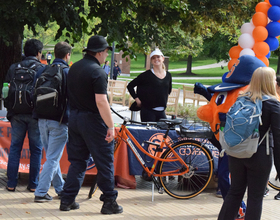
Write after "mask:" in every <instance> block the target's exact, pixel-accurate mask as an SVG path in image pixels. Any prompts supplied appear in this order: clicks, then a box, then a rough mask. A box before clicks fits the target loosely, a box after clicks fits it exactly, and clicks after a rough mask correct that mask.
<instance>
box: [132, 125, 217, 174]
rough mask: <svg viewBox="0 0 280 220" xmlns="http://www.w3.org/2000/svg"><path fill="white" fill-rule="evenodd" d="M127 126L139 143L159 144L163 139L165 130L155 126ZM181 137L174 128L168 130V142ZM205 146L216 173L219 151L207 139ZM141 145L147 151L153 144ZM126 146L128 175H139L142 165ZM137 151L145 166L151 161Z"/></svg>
mask: <svg viewBox="0 0 280 220" xmlns="http://www.w3.org/2000/svg"><path fill="white" fill-rule="evenodd" d="M127 128H128V130H129V131H130V132H131V134H132V135H133V136H134V137H135V138H136V140H137V141H138V142H139V144H141V145H142V143H143V142H144V141H151V142H155V143H159V144H160V142H161V140H162V139H163V135H164V134H165V132H166V131H165V130H160V129H155V128H151V129H147V128H146V126H137V125H129V126H128V127H127ZM182 139H183V138H182V137H180V136H179V135H178V134H177V132H176V131H175V130H170V131H169V134H168V140H169V142H173V143H175V142H178V141H180V140H182ZM194 140H196V141H199V142H202V141H204V139H200V138H195V139H194ZM205 146H206V147H207V148H208V149H209V150H210V151H211V152H212V156H213V159H214V173H216V172H217V168H218V159H219V151H218V149H217V148H216V147H215V146H213V145H212V144H211V142H210V141H208V140H207V142H206V143H205ZM142 147H143V148H144V149H147V148H148V151H152V150H153V149H152V148H153V147H155V146H152V145H150V146H149V147H148V144H145V145H144V146H142ZM127 148H128V149H127V150H128V157H129V172H130V175H141V174H142V171H143V168H142V166H141V165H140V164H139V162H138V160H137V159H136V157H135V156H134V154H133V152H132V151H131V150H130V148H129V146H127ZM137 150H138V149H137ZM138 152H139V154H140V155H141V156H142V158H143V159H144V160H145V162H146V163H147V166H149V165H151V164H152V163H153V160H152V159H151V158H150V157H148V156H145V154H144V153H142V151H140V150H138Z"/></svg>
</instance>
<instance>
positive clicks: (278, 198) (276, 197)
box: [274, 192, 280, 200]
mask: <svg viewBox="0 0 280 220" xmlns="http://www.w3.org/2000/svg"><path fill="white" fill-rule="evenodd" d="M274 199H276V200H280V192H279V193H278V194H277V195H276V196H274Z"/></svg>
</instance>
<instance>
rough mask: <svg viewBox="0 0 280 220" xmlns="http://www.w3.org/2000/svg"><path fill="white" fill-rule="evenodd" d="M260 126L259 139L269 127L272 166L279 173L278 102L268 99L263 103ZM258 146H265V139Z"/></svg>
mask: <svg viewBox="0 0 280 220" xmlns="http://www.w3.org/2000/svg"><path fill="white" fill-rule="evenodd" d="M262 123H263V124H262V125H260V126H259V131H260V139H259V140H261V139H262V138H263V136H264V135H265V133H266V132H267V130H268V128H269V127H270V135H269V145H270V146H273V147H274V149H273V154H274V155H273V156H274V164H275V167H276V170H277V172H278V173H280V102H279V101H277V100H275V99H269V100H267V101H264V102H263V106H262ZM260 146H263V147H264V146H266V138H265V139H264V140H263V142H262V143H261V145H260Z"/></svg>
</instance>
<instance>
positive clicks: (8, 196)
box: [0, 170, 280, 220]
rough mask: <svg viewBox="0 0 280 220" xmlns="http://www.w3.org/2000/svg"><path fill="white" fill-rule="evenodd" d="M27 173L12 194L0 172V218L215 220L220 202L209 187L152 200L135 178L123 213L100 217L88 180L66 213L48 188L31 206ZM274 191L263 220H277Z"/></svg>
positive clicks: (123, 194)
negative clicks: (46, 195) (178, 196)
mask: <svg viewBox="0 0 280 220" xmlns="http://www.w3.org/2000/svg"><path fill="white" fill-rule="evenodd" d="M27 177H28V175H27V174H21V176H20V179H19V184H18V186H17V188H16V191H15V192H8V191H7V190H6V189H5V185H6V182H7V178H6V175H5V172H4V171H3V170H1V172H0V198H1V200H0V219H7V220H10V219H16V220H19V219H28V220H33V219H34V220H35V219H45V220H54V219H61V220H84V219H95V220H101V219H114V220H116V219H124V220H126V219H128V220H130V219H131V220H138V219H139V220H146V219H147V220H148V219H153V220H154V219H158V220H180V219H184V220H216V219H217V216H218V213H219V210H220V208H221V205H222V202H223V200H222V199H221V198H217V197H216V196H215V189H214V188H208V189H206V190H205V191H204V192H202V193H201V194H200V195H198V196H197V197H194V198H192V199H189V200H180V199H175V198H172V197H170V196H169V195H167V194H166V193H164V194H162V195H161V194H158V193H157V191H156V190H155V194H154V201H152V183H151V182H147V181H144V180H143V179H142V178H141V177H140V176H136V181H137V188H136V189H121V188H117V190H118V192H119V196H118V199H117V201H118V203H119V204H120V205H122V206H123V209H124V212H123V213H122V214H118V215H102V214H100V209H101V206H102V202H100V201H99V196H100V194H101V191H100V190H98V191H97V192H96V193H95V195H93V197H92V198H91V199H88V197H87V196H88V192H89V189H90V178H89V177H87V178H86V179H85V183H84V185H83V186H82V188H81V190H80V192H79V195H78V196H77V199H76V201H77V202H78V203H79V204H80V209H78V210H72V211H69V212H62V211H60V210H59V205H60V200H59V199H58V197H57V196H56V193H55V191H54V188H53V187H51V189H50V190H49V194H50V195H51V196H53V197H54V199H53V201H51V202H48V203H34V202H33V200H34V195H33V193H30V192H29V191H27V190H26V186H27V182H28V181H27ZM276 193H277V191H275V190H272V189H270V195H268V196H267V197H265V198H264V204H263V215H262V220H276V219H279V205H280V201H277V200H274V199H273V197H274V195H276Z"/></svg>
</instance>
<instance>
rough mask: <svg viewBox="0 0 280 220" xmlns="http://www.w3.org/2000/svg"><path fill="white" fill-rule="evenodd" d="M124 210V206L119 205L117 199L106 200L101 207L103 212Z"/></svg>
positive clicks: (109, 212)
mask: <svg viewBox="0 0 280 220" xmlns="http://www.w3.org/2000/svg"><path fill="white" fill-rule="evenodd" d="M122 212H123V208H122V207H121V206H119V205H118V203H117V202H116V200H105V201H104V203H103V206H102V209H101V213H102V214H118V213H122Z"/></svg>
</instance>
